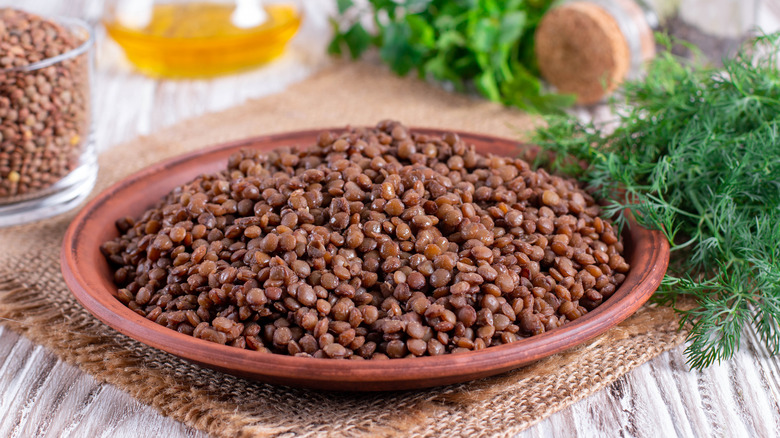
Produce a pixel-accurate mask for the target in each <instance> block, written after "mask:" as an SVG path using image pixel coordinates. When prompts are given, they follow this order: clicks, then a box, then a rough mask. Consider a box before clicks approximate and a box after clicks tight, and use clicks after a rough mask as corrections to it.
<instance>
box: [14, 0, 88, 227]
mask: <svg viewBox="0 0 780 438" xmlns="http://www.w3.org/2000/svg"><path fill="white" fill-rule="evenodd" d="M39 20H40V21H39ZM30 23H34V24H33V25H31V24H30ZM41 23H43V24H41ZM15 26H17V27H18V26H21V28H23V29H25V28H26V29H33V28H35V31H34V32H33V31H31V32H32V35H34V37H31V36H30V35H31V32H26V33H25V32H20V31H18V29H16V30H14V29H15ZM36 26H37V27H36ZM0 27H2V29H0V31H2V32H0V34H2V33H3V32H6V34H5V35H7V36H8V38H11V39H12V40H13V41H11V42H9V41H6V42H5V43H4V44H5V45H4V46H3V47H4V51H3V53H2V55H0V226H9V225H15V224H20V223H24V222H29V221H33V220H39V219H43V218H46V217H50V216H54V215H56V214H59V213H62V212H64V211H67V210H69V209H71V208H73V207H75V206H76V205H78V204H79V203H80V202H81V201H82V200H84V198H86V196H87V195H89V193H90V191H91V190H92V188H93V186H94V184H95V180H96V178H97V160H96V152H95V145H94V143H93V135H92V108H93V105H92V102H91V99H92V96H91V89H92V80H93V79H92V75H93V73H92V69H93V54H92V47H93V33H92V30H91V28H90V27H89V25H87V24H86V23H85V22H84V21H82V20H78V19H75V18H58V19H56V20H50V19H47V18H42V17H39V16H37V15H33V14H28V13H25V12H22V11H17V10H14V9H8V8H7V9H0ZM58 32H68V33H69V35H68V36H67V37H63V36H60V35H59V34H58ZM58 38H59V40H60V41H61V40H62V39H63V38H65V39H68V38H71V41H72V42H73V44H72V45H71V46H69V47H71V48H69V49H68V50H67V51H64V52H62V53H58V52H57V47H58V46H57V44H59V43H56V42H55V41H58ZM14 41H15V42H14ZM31 53H32V54H31ZM39 58H40V59H39ZM20 64H24V65H20Z"/></svg>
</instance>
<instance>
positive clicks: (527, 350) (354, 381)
mask: <svg viewBox="0 0 780 438" xmlns="http://www.w3.org/2000/svg"><path fill="white" fill-rule="evenodd" d="M339 130H340V129H333V131H339ZM416 131H418V132H424V133H428V134H436V135H441V134H443V131H439V130H433V129H417V130H416ZM318 132H320V130H316V131H314V130H312V131H301V132H292V133H285V134H278V135H270V136H266V137H259V138H253V139H248V140H243V141H239V142H234V143H230V144H225V145H222V146H217V147H214V148H210V149H206V150H201V151H196V152H193V153H190V154H188V155H184V156H182V157H179V158H174V159H172V160H169V161H166V162H163V163H160V164H157V165H154V166H151V167H149V168H147V169H145V170H142V171H140V172H138V173H136V174H135V175H132V176H130V177H128V178H126V179H124V180H123V181H121V182H119V183H117V184H115V185H114V186H112V187H110V188H109V189H107V190H105V191H104V192H103V193H101V194H100V195H99V196H97V197H96V198H95V199H93V200H92V201H91V202H90V203H89V204H88V205H87V206H86V207H85V208H84V209H83V210H82V211H81V212H80V213H79V214H78V216H76V218H75V219H74V221H73V223H72V224H71V225H70V227H69V228H68V231H67V233H66V234H65V239H64V241H63V245H62V255H61V257H62V273H63V275H64V277H65V281H66V283H67V284H68V286H69V287H70V289H71V290H72V291H73V294H74V295H75V296H76V299H78V301H79V302H80V303H81V304H82V305H83V306H84V307H85V308H86V309H87V310H89V311H90V312H91V313H92V314H94V315H95V316H96V317H97V318H99V319H100V320H101V321H103V322H105V323H106V324H108V325H109V326H111V327H113V328H114V329H116V330H117V331H119V332H121V333H123V334H125V335H127V336H130V337H131V338H134V339H137V340H138V341H141V342H143V343H145V344H147V345H150V346H152V347H155V348H159V349H161V350H164V351H167V352H169V353H172V354H174V355H177V356H179V357H182V358H184V359H187V360H190V361H193V362H196V363H198V364H201V365H203V366H205V367H209V368H215V369H218V370H222V371H224V372H227V373H230V374H235V375H238V376H242V377H247V378H250V379H256V380H261V381H264V382H270V383H278V384H285V385H293V386H302V387H308V388H317V389H330V390H349V391H384V390H400V389H411V388H424V387H430V386H436V385H444V384H449V383H456V382H463V381H467V380H472V379H477V378H481V377H486V376H490V375H494V374H498V373H502V372H505V371H508V370H511V369H514V368H518V367H520V366H523V365H526V364H528V363H531V362H534V361H536V360H539V359H541V358H544V357H546V356H550V355H552V354H555V353H558V352H560V351H563V350H565V349H567V348H570V347H573V346H575V345H578V344H580V343H582V342H585V341H587V340H588V339H591V338H593V337H595V336H597V335H599V334H601V333H603V332H605V331H607V330H608V329H609V328H611V327H613V326H615V325H617V324H618V323H620V322H621V321H623V320H624V319H626V318H628V317H629V316H630V315H631V314H633V313H634V312H635V311H636V310H637V309H639V307H640V306H642V304H644V303H645V302H646V301H647V300H648V299H649V298H650V296H651V295H652V294H653V292H654V291H655V290H656V288H657V287H658V285H659V284H660V282H661V278H662V277H663V275H664V272H666V267H667V265H668V262H669V245H668V243H667V241H666V239H665V238H664V237H663V235H662V234H661V233H660V232H655V231H648V230H646V229H643V228H641V227H639V226H637V225H635V224H634V225H632V226H631V227H630V229H628V230H626V231H625V232H624V239H625V244H626V254H625V257H626V260H627V261H628V262H629V263H630V264H631V270H630V271H629V274H628V276H627V277H626V280H625V282H624V283H623V285H622V286H621V287H620V288H619V289H618V290H617V291H616V292H615V293H614V295H613V296H612V297H610V298H609V299H608V300H606V301H605V302H604V303H603V304H602V305H601V306H599V307H598V308H597V309H596V310H594V311H592V312H590V313H588V314H586V315H585V316H583V317H582V318H579V319H577V320H576V321H573V322H571V323H568V324H566V325H564V326H562V327H560V328H557V329H555V330H552V331H549V332H546V333H544V334H542V335H538V336H533V337H530V338H526V339H522V340H520V341H517V342H514V343H512V344H506V345H500V346H495V347H489V348H487V349H484V350H480V351H473V352H467V353H461V354H448V355H443V356H435V357H420V358H403V359H392V360H385V361H351V360H334V359H312V358H301V357H292V356H284V355H278V354H263V353H258V352H255V351H251V350H244V349H239V348H235V347H229V346H225V345H219V344H215V343H211V342H208V341H205V340H202V339H197V338H194V337H192V336H187V335H184V334H181V333H178V332H176V331H174V330H170V329H168V328H165V327H163V326H160V325H157V324H156V323H154V322H151V321H149V320H147V319H146V318H143V317H141V316H139V315H138V314H136V313H135V312H133V311H131V310H130V309H129V308H127V307H125V306H124V305H123V304H122V303H120V302H119V300H117V299H116V298H115V296H116V291H117V288H116V287H115V286H114V284H113V282H112V278H113V276H112V275H111V272H110V270H109V266H108V263H107V262H106V260H105V259H104V257H103V255H102V254H101V252H100V245H101V244H102V243H103V242H105V241H107V240H109V239H111V238H114V237H116V236H117V235H118V231H117V229H116V227H115V226H114V222H115V221H116V220H117V219H118V218H120V217H124V216H133V217H137V216H140V215H141V213H143V211H145V210H146V209H147V208H149V207H150V206H151V205H152V204H153V203H155V202H156V201H157V200H158V199H161V198H162V197H163V196H164V195H165V194H166V193H168V192H169V191H170V190H171V189H173V188H174V187H176V186H178V185H180V184H182V183H185V182H187V181H189V180H191V179H193V178H195V177H196V176H198V175H200V174H202V173H209V172H214V171H217V170H220V169H223V168H225V165H226V162H227V158H228V156H229V155H230V154H231V153H232V152H234V151H236V150H238V149H240V148H246V147H252V148H261V149H273V148H277V147H281V146H290V145H307V144H312V143H313V142H314V141H315V139H316V136H317V134H318ZM460 135H461V137H462V138H463V139H465V140H466V141H468V142H471V143H474V144H475V145H476V146H477V148H478V149H479V150H480V151H482V152H492V153H496V154H504V155H516V154H517V153H518V151H519V150H520V148H522V145H521V144H519V143H517V142H514V141H511V140H504V139H499V138H495V137H490V136H485V135H477V134H469V133H460Z"/></svg>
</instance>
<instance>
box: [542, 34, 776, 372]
mask: <svg viewBox="0 0 780 438" xmlns="http://www.w3.org/2000/svg"><path fill="white" fill-rule="evenodd" d="M661 40H662V41H663V42H664V43H665V44H666V45H667V47H670V46H671V41H670V40H669V39H667V38H664V37H661ZM778 51H780V34H775V35H768V36H764V37H761V38H758V39H756V40H755V42H754V43H753V44H751V45H749V46H747V47H745V48H744V49H743V50H742V51H741V53H740V54H739V55H738V56H737V57H735V58H733V59H726V60H724V68H723V70H716V69H714V68H705V67H693V66H691V65H688V64H686V63H685V62H684V61H682V60H680V59H677V58H675V57H674V56H673V55H671V54H670V53H668V52H666V53H662V54H661V55H660V57H659V58H658V59H656V60H655V61H654V62H653V63H652V64H651V65H650V67H649V71H648V74H647V77H646V78H644V79H643V80H640V81H633V82H629V83H627V84H626V85H625V87H624V96H625V102H621V103H620V104H618V103H616V104H615V108H614V109H615V112H616V113H617V114H618V116H617V120H616V123H611V124H610V125H611V126H612V127H613V128H614V126H616V128H614V129H612V130H610V129H608V128H607V127H605V126H594V125H593V124H583V123H580V122H578V121H577V120H575V119H573V118H570V117H556V118H551V119H550V120H549V125H548V126H547V127H546V128H543V129H541V130H539V131H538V133H537V141H538V142H539V143H540V144H541V145H542V146H543V147H544V148H546V149H547V150H549V151H552V152H554V153H553V154H550V155H546V154H540V157H542V158H547V159H551V160H552V161H551V162H548V163H546V164H547V165H548V166H552V167H553V169H555V170H557V171H563V172H566V173H569V174H574V175H578V176H580V177H581V178H583V179H584V180H585V181H587V183H589V186H590V187H591V188H592V189H593V190H595V191H596V192H597V194H598V195H599V196H600V197H602V198H604V199H611V200H612V201H610V202H611V204H610V207H609V209H608V212H609V214H616V213H620V212H622V210H623V209H625V208H627V209H628V210H630V211H631V212H632V213H633V214H634V216H635V217H636V218H637V220H638V222H639V223H640V224H642V225H644V226H646V227H651V228H655V229H660V230H663V232H664V233H665V235H666V237H668V239H669V240H670V242H671V243H672V245H673V248H672V249H673V252H672V261H671V265H670V269H669V272H668V273H667V276H666V278H665V279H664V282H663V284H662V286H661V288H660V289H659V292H657V293H656V299H657V300H658V301H660V302H662V303H667V304H672V305H674V304H675V303H676V302H677V300H678V298H680V297H683V296H686V297H691V298H693V299H694V300H695V303H696V307H695V308H693V309H690V310H681V309H678V311H680V312H681V314H682V317H683V323H692V331H691V332H690V335H689V339H688V340H689V346H688V347H687V349H686V353H687V354H688V360H689V363H690V365H691V366H692V367H694V368H702V367H705V366H708V365H710V364H712V363H713V362H716V361H721V360H723V359H727V358H730V357H731V356H732V355H733V354H734V352H735V351H736V350H737V349H738V348H739V344H740V336H741V333H742V332H743V330H744V329H745V328H746V327H747V326H751V327H752V328H753V329H754V330H756V332H757V333H758V334H759V336H760V337H761V339H762V340H763V342H764V343H766V346H767V347H768V348H769V350H770V351H771V352H772V353H778V351H780V332H779V331H778V322H780V70H778V59H777V53H778ZM551 157H554V158H551ZM583 165H584V166H585V167H583ZM624 195H625V196H624ZM621 218H622V219H623V220H625V216H621Z"/></svg>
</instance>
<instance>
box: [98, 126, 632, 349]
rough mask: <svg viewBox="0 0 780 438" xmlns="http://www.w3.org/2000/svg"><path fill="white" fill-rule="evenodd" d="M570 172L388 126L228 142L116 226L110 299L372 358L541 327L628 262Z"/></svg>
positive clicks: (173, 319) (271, 342)
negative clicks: (301, 138) (223, 158)
mask: <svg viewBox="0 0 780 438" xmlns="http://www.w3.org/2000/svg"><path fill="white" fill-rule="evenodd" d="M600 213H601V211H600V208H599V206H598V205H597V204H596V203H595V202H594V200H593V198H592V197H591V196H589V195H588V194H587V193H586V192H584V191H583V190H581V189H580V188H578V185H577V183H576V182H575V181H573V180H568V179H563V178H560V177H557V176H552V175H549V174H548V173H546V172H545V171H544V170H532V169H531V168H530V167H529V165H528V163H526V162H525V161H523V160H521V159H519V158H508V157H502V156H496V155H491V154H481V153H479V152H477V151H476V150H475V147H474V146H473V145H471V144H468V143H467V142H465V141H463V140H462V139H461V138H459V136H458V135H457V134H454V133H447V134H444V135H441V136H439V135H429V134H424V133H415V132H413V131H410V130H409V129H408V128H406V127H405V126H404V125H402V124H400V123H398V122H395V121H382V122H380V123H379V124H377V126H376V127H375V128H348V129H347V130H346V131H344V132H343V133H336V132H322V133H321V134H320V135H319V137H318V139H317V142H316V144H313V145H310V146H307V147H294V148H293V147H290V148H281V149H276V150H273V151H270V152H267V151H266V152H263V151H258V150H242V151H240V152H237V153H235V154H233V155H232V156H231V157H230V158H229V160H228V163H227V169H226V170H224V171H221V172H219V173H215V174H210V175H202V176H200V177H198V178H196V179H195V180H194V181H192V182H189V183H187V184H185V185H182V186H180V187H177V188H176V189H174V190H173V191H172V192H171V193H170V194H168V195H167V196H166V197H165V198H164V199H163V200H162V201H161V202H160V203H158V204H157V205H156V206H155V207H154V208H151V209H149V210H147V211H146V212H145V213H144V214H143V216H141V218H139V219H133V218H124V219H121V220H119V221H118V222H117V227H118V229H119V231H120V236H119V237H118V238H116V239H114V240H111V241H109V242H106V243H105V244H104V245H103V246H102V248H101V249H102V251H103V253H104V254H105V256H106V257H107V258H108V260H109V262H110V264H111V265H112V266H113V268H114V280H115V282H116V284H117V285H118V286H119V291H118V298H119V300H121V301H122V302H123V303H124V304H126V305H127V306H128V307H129V308H130V309H132V310H133V311H135V312H137V313H138V314H139V315H142V316H144V317H146V318H148V319H149V320H152V321H154V322H156V323H157V324H160V325H163V326H165V327H168V328H170V329H173V330H177V331H179V332H181V333H185V334H188V335H192V336H195V337H196V338H201V339H205V340H209V341H212V342H216V343H219V344H227V345H231V346H234V347H239V348H246V349H251V350H256V351H261V352H272V353H280V354H288V355H295V356H304V357H316V358H350V359H387V358H399V357H409V356H426V355H431V356H435V355H441V354H446V353H458V352H464V351H470V350H479V349H483V348H486V347H490V346H493V345H500V344H507V343H511V342H514V341H517V340H518V339H522V338H524V337H528V336H533V335H537V334H540V333H544V332H545V331H548V330H552V329H554V328H556V327H559V326H561V325H563V324H565V323H567V322H569V321H573V320H575V319H577V318H580V317H581V316H583V315H584V314H585V313H587V312H588V311H589V310H592V309H594V308H596V307H597V306H599V305H600V304H601V303H602V301H604V300H605V299H607V298H609V297H610V296H611V295H612V294H613V293H614V292H615V290H616V289H617V287H618V286H619V285H620V284H621V283H622V282H623V281H624V280H625V275H626V273H627V272H628V270H629V265H628V263H627V262H626V261H625V259H624V258H623V257H622V256H621V253H622V251H623V244H622V242H621V241H620V238H619V236H618V235H617V233H616V230H615V228H614V227H613V226H612V225H611V224H610V223H609V222H608V221H606V220H604V219H601V218H600V216H599V215H600Z"/></svg>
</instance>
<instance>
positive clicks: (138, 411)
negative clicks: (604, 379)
mask: <svg viewBox="0 0 780 438" xmlns="http://www.w3.org/2000/svg"><path fill="white" fill-rule="evenodd" d="M320 1H321V0H313V1H312V3H313V2H320ZM19 3H20V2H19V1H18V0H4V1H0V5H17V6H18V5H19ZM100 3H101V0H69V1H67V2H64V1H61V2H54V1H51V0H25V1H24V2H23V4H24V7H26V8H30V9H32V10H34V11H38V12H44V13H47V14H65V15H80V16H84V15H87V16H88V17H93V18H94V17H95V16H97V15H96V14H98V13H99V6H100ZM326 3H327V2H326ZM763 4H765V5H769V6H774V7H775V8H776V9H774V10H777V11H780V8H778V5H780V1H778V0H766V1H765V2H763ZM762 7H763V6H762ZM764 12H767V13H761V14H759V15H760V20H761V22H762V23H764V24H765V26H766V24H771V25H773V26H776V27H774V28H767V30H771V29H777V28H778V27H777V25H778V23H780V20H778V17H777V16H776V15H774V16H773V15H772V14H771V11H767V10H766V9H765V10H764ZM102 44H103V43H102V42H101V45H102ZM101 50H102V49H101ZM98 58H99V59H98V64H99V67H100V69H99V70H98V74H97V78H96V79H97V80H96V87H97V89H96V97H97V101H96V105H97V110H98V114H100V118H99V119H98V123H97V126H96V128H97V139H98V146H99V147H100V148H101V149H105V148H107V147H111V146H114V145H117V144H119V143H121V142H123V141H127V140H129V139H131V138H133V137H135V136H136V135H141V134H148V133H150V132H153V130H155V129H159V128H160V127H161V126H162V125H164V124H170V123H173V122H175V121H178V120H182V119H184V118H186V117H191V116H194V115H198V114H202V113H204V112H207V111H213V110H215V109H218V108H224V107H227V106H230V105H234V104H238V103H240V102H241V101H243V100H244V99H246V98H249V97H252V94H251V93H250V92H245V90H244V89H242V88H240V87H239V86H240V85H242V84H243V85H246V84H247V83H251V82H252V81H251V80H250V79H248V78H246V79H245V78H243V77H240V78H236V77H232V78H227V79H223V80H218V81H209V82H206V81H191V82H182V83H166V82H158V81H153V80H150V79H147V78H144V77H141V76H138V75H136V74H133V73H130V72H128V71H127V70H126V69H125V68H124V67H123V66H121V65H120V66H116V65H112V64H111V63H110V61H111V60H110V59H107V58H108V56H103V52H102V51H101V56H99V57H98ZM231 81H235V82H234V85H233V86H231V85H230V82H231ZM255 86H258V85H255ZM258 87H259V86H258ZM260 91H262V90H257V89H256V90H255V91H252V93H258V92H260ZM116 99H119V101H122V102H126V105H125V107H124V108H123V110H122V111H118V109H117V107H116V104H115V103H113V102H116V101H117V100H116ZM128 108H131V109H128ZM163 115H164V116H165V117H163ZM779 400H780V361H778V359H777V358H776V357H770V356H769V354H768V352H767V351H766V349H765V348H763V346H762V345H761V343H760V341H758V340H757V339H756V337H755V335H754V334H753V333H751V332H746V333H745V334H744V336H743V338H742V348H741V350H740V352H739V353H738V354H737V355H736V357H735V358H734V359H732V360H731V361H730V362H728V363H725V364H720V365H715V366H712V367H710V368H708V369H707V370H705V371H703V372H700V373H699V372H692V371H689V370H688V368H687V367H686V366H685V358H684V355H683V353H682V349H677V350H673V351H671V352H668V353H665V354H662V355H661V356H659V357H657V358H656V359H654V360H652V361H650V362H648V363H647V364H645V365H643V366H641V367H639V368H637V369H635V370H634V371H633V372H631V373H630V374H628V375H626V376H625V377H623V378H622V379H620V380H619V381H618V382H616V383H615V384H614V385H612V386H611V387H610V388H609V389H607V390H604V391H601V392H599V393H596V394H594V395H593V396H591V397H588V398H587V399H584V400H582V401H580V402H578V403H577V404H575V405H573V406H571V407H570V408H569V409H566V410H564V411H561V412H559V413H557V414H554V415H553V416H551V417H549V418H548V419H546V420H543V421H541V422H540V423H539V424H537V425H536V426H535V427H532V428H530V429H528V430H526V431H525V432H523V433H521V434H519V437H518V438H526V437H533V438H536V437H539V438H541V437H596V436H598V437H618V436H623V437H648V438H657V437H673V436H681V437H742V436H744V437H776V436H780V406H779V405H778V401H779ZM0 436H3V437H37V436H41V437H60V436H62V437H68V436H74V437H101V436H106V437H107V436H110V437H117V438H123V437H138V436H165V437H171V438H175V437H198V438H200V437H205V436H206V435H205V434H202V433H200V432H197V431H194V430H193V429H191V428H188V427H186V426H183V425H182V424H180V423H178V422H175V421H173V420H170V419H168V418H165V417H163V416H161V415H159V414H158V413H156V412H155V411H154V410H153V409H151V408H149V407H147V406H144V405H141V404H140V403H138V402H137V401H135V400H133V399H132V398H131V397H129V396H128V395H127V394H125V393H123V392H121V391H119V390H117V389H116V388H114V387H113V386H111V385H105V384H100V383H98V382H96V381H95V380H94V379H92V378H91V377H90V376H88V375H85V374H84V373H82V372H80V371H79V370H78V369H77V368H75V367H73V366H70V365H67V364H63V363H62V362H60V361H58V360H57V359H56V358H55V357H54V356H53V355H52V354H51V353H48V352H47V351H46V350H45V349H43V348H42V347H39V346H38V347H36V346H34V345H33V344H32V343H30V342H29V341H28V340H26V339H24V338H21V337H19V336H18V335H17V334H15V333H13V332H12V331H10V330H9V329H7V328H3V327H0Z"/></svg>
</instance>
